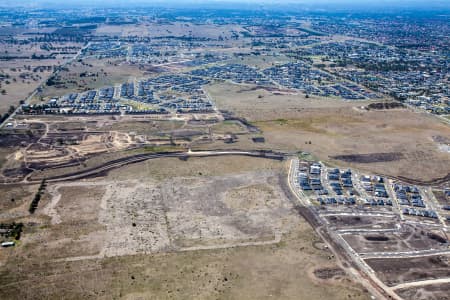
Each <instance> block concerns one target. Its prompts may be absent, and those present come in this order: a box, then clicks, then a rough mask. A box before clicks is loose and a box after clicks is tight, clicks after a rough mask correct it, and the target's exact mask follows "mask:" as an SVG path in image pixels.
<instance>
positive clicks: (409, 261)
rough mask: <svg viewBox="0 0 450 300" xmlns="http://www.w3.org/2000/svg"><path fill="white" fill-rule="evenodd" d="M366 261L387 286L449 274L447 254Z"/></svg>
mask: <svg viewBox="0 0 450 300" xmlns="http://www.w3.org/2000/svg"><path fill="white" fill-rule="evenodd" d="M366 263H367V264H368V265H369V266H370V267H371V268H373V269H374V270H375V272H376V273H377V276H378V277H379V278H380V279H381V280H382V281H383V282H384V283H386V284H387V285H388V286H394V285H397V284H400V283H404V282H410V281H418V280H427V279H436V278H444V277H449V276H450V268H449V266H450V265H449V256H448V255H447V256H444V255H436V256H425V257H412V258H374V259H366Z"/></svg>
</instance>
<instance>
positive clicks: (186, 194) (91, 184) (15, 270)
mask: <svg viewBox="0 0 450 300" xmlns="http://www.w3.org/2000/svg"><path fill="white" fill-rule="evenodd" d="M286 167H287V166H286V162H279V161H272V160H264V159H259V158H249V157H238V156H236V157H215V158H212V157H211V158H204V159H200V158H196V159H189V160H187V161H180V160H178V159H161V160H152V161H147V162H144V163H139V164H134V165H130V166H127V167H124V168H122V169H118V170H115V171H112V172H110V173H109V174H108V175H107V176H106V177H103V178H97V179H92V180H85V181H78V182H66V183H55V184H49V185H48V186H47V188H46V192H45V195H44V197H43V199H42V200H41V203H40V205H39V208H38V210H37V212H36V214H35V215H34V216H33V217H26V218H24V219H23V221H24V223H25V224H26V226H25V231H24V233H23V235H22V239H21V241H20V243H19V244H18V245H17V246H16V247H15V248H13V249H4V250H2V252H1V253H2V256H1V257H0V264H2V265H3V266H2V268H1V270H0V298H2V299H35V298H51V299H56V298H61V297H64V298H67V299H80V298H84V299H86V298H95V299H186V298H195V299H211V298H215V299H236V298H239V299H271V298H276V299H280V298H282V299H347V298H351V299H369V295H368V293H367V292H366V291H365V290H364V289H363V288H362V287H361V286H360V285H359V284H357V283H355V282H353V281H352V280H351V278H350V277H349V276H348V275H346V274H345V272H343V270H341V269H340V268H341V267H340V266H339V265H338V264H337V262H336V261H335V260H334V258H332V256H331V252H329V250H326V249H324V248H322V247H317V243H318V242H319V241H320V239H319V238H318V236H317V235H316V234H315V233H314V231H313V230H312V228H311V227H310V226H309V225H308V224H307V223H306V222H305V221H304V220H303V219H302V218H301V217H300V216H299V215H298V214H297V213H296V211H295V210H294V209H293V204H292V203H291V202H290V201H289V200H288V199H287V198H286V196H285V195H284V192H283V190H282V189H281V186H280V184H279V181H280V180H285V175H286V174H285V172H286ZM30 188H31V187H30ZM19 192H21V193H24V191H19ZM21 197H22V198H23V199H25V198H26V197H29V193H28V192H26V193H24V194H23V195H22V196H21ZM20 201H22V200H20ZM4 208H5V209H9V208H8V207H6V206H5V207H4ZM22 210H25V211H26V208H22ZM24 285H27V286H32V287H33V289H27V288H24Z"/></svg>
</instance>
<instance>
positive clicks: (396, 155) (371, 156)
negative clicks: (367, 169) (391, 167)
mask: <svg viewBox="0 0 450 300" xmlns="http://www.w3.org/2000/svg"><path fill="white" fill-rule="evenodd" d="M331 158H333V159H337V160H342V161H345V162H350V163H361V164H370V163H378V162H388V161H396V160H400V159H402V158H403V154H402V153H400V152H388V153H368V154H349V155H337V156H332V157H331Z"/></svg>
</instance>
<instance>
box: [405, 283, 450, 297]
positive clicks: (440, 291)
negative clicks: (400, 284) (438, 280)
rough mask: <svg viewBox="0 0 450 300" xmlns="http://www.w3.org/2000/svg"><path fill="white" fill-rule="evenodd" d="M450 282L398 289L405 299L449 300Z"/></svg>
mask: <svg viewBox="0 0 450 300" xmlns="http://www.w3.org/2000/svg"><path fill="white" fill-rule="evenodd" d="M449 291H450V283H443V284H434V285H425V286H421V287H415V288H409V289H401V290H397V293H398V294H399V295H400V296H401V297H403V298H404V299H415V300H448V299H450V295H449V293H448V292H449Z"/></svg>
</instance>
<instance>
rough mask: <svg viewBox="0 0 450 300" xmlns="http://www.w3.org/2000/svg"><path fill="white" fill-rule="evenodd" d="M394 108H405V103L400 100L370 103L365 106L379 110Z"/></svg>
mask: <svg viewBox="0 0 450 300" xmlns="http://www.w3.org/2000/svg"><path fill="white" fill-rule="evenodd" d="M394 108H405V105H404V104H403V103H400V102H377V103H370V104H369V105H367V106H366V109H368V110H371V109H375V110H381V109H394Z"/></svg>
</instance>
